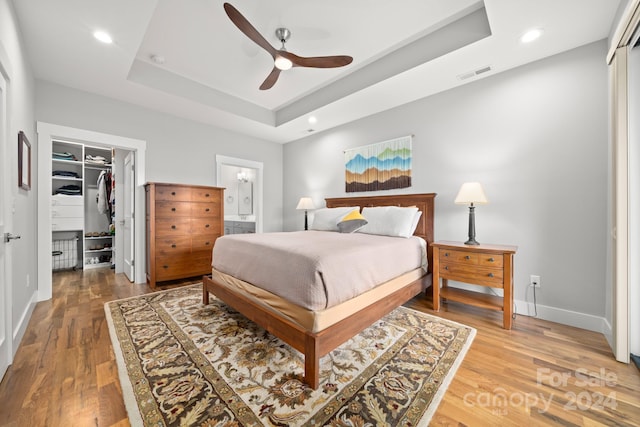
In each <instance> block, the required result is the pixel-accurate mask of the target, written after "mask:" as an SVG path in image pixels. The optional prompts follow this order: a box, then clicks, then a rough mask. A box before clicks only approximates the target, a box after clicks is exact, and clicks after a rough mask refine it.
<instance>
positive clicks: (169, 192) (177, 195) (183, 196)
mask: <svg viewBox="0 0 640 427" xmlns="http://www.w3.org/2000/svg"><path fill="white" fill-rule="evenodd" d="M156 200H178V201H183V202H189V201H191V188H189V187H182V186H179V185H156Z"/></svg>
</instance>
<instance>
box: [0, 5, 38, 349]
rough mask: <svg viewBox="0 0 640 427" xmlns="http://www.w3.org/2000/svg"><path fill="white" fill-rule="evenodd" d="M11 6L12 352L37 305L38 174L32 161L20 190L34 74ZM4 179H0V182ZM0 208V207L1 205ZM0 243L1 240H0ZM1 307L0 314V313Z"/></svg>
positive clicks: (6, 63)
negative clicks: (21, 140)
mask: <svg viewBox="0 0 640 427" xmlns="http://www.w3.org/2000/svg"><path fill="white" fill-rule="evenodd" d="M24 52H25V51H24V46H23V41H22V36H21V34H20V31H19V29H18V24H17V19H16V16H15V11H14V9H13V4H12V3H11V2H9V1H7V0H0V70H3V71H2V72H3V74H5V77H6V79H7V116H8V117H7V121H8V123H7V125H8V129H7V130H6V131H7V133H6V137H7V140H6V144H7V146H6V147H5V154H6V156H5V158H4V159H0V169H2V170H0V173H2V174H4V178H5V179H7V181H8V185H7V187H6V188H7V189H8V191H7V192H6V193H5V194H6V202H7V206H6V209H5V216H4V220H5V231H7V232H11V233H13V234H19V235H21V236H22V238H21V239H20V240H14V241H12V242H11V244H8V245H6V250H7V252H6V257H7V263H6V266H7V271H8V279H9V280H8V282H7V286H8V287H10V289H9V293H8V295H9V296H10V299H11V308H12V310H11V312H12V315H11V319H12V329H13V330H12V331H11V332H12V336H13V338H14V346H13V352H14V353H15V351H16V350H17V348H18V345H17V344H18V343H19V342H20V339H21V338H22V335H23V333H24V330H25V328H26V326H27V323H28V322H29V318H30V315H31V310H32V309H33V307H34V304H35V296H36V285H37V269H36V257H35V254H36V201H37V188H36V186H35V183H37V182H38V172H37V170H36V168H35V166H36V163H35V157H34V159H33V161H32V166H33V168H32V174H31V182H32V189H31V191H26V190H23V189H18V168H17V164H18V159H17V149H16V147H17V140H18V132H19V131H24V132H25V134H26V135H27V138H28V140H29V142H30V143H31V154H32V156H35V153H37V151H38V141H37V138H36V132H35V120H34V99H35V93H34V90H35V88H34V87H35V84H34V79H33V73H32V70H31V66H30V64H29V61H28V59H27V58H26V56H25V53H24ZM2 182H3V180H1V179H0V185H1V183H2ZM0 208H1V207H0ZM0 244H3V243H0ZM3 309H4V307H0V315H4V313H3V312H2V310H3Z"/></svg>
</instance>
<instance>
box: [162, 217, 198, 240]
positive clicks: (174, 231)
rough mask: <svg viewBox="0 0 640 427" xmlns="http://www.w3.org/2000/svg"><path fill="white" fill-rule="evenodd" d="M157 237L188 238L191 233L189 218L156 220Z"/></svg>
mask: <svg viewBox="0 0 640 427" xmlns="http://www.w3.org/2000/svg"><path fill="white" fill-rule="evenodd" d="M155 229H156V237H163V236H164V237H166V236H187V235H189V234H190V233H191V220H190V219H189V218H156V221H155Z"/></svg>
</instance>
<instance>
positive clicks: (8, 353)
mask: <svg viewBox="0 0 640 427" xmlns="http://www.w3.org/2000/svg"><path fill="white" fill-rule="evenodd" d="M0 50H2V45H1V44H0ZM4 63H5V62H4V55H3V54H2V52H0V92H1V93H2V95H0V104H1V105H0V129H1V130H2V134H1V135H0V166H2V168H1V169H2V171H0V174H2V176H0V239H3V238H4V233H5V231H6V230H7V227H6V223H7V218H9V217H10V213H9V209H8V206H9V202H8V198H9V196H10V194H11V191H10V183H11V182H12V181H11V176H10V171H12V170H13V168H12V166H11V162H12V160H11V159H12V158H11V156H8V155H7V141H8V137H9V129H8V126H9V120H8V118H7V117H8V112H7V107H8V102H7V86H8V84H7V82H8V81H9V78H8V76H7V74H6V73H5V71H6V70H5V69H4V67H3V64H4ZM0 245H2V246H3V248H1V250H2V251H4V257H3V258H0V280H1V281H3V282H4V285H3V286H2V287H0V292H2V293H3V295H2V297H3V299H2V302H3V303H4V307H0V309H1V310H0V316H2V321H1V322H0V328H2V329H3V330H2V331H0V332H1V334H2V335H0V380H2V377H3V376H4V374H5V372H6V369H7V368H8V367H9V366H10V365H11V362H12V361H13V320H12V319H13V312H12V304H11V300H12V298H13V294H12V289H11V286H10V283H11V277H10V274H11V266H10V265H9V260H10V257H8V256H7V252H8V251H9V250H10V246H9V245H8V244H5V243H4V242H3V241H0ZM3 346H6V347H4V348H3Z"/></svg>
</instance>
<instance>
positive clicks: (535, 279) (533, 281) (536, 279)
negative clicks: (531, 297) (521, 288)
mask: <svg viewBox="0 0 640 427" xmlns="http://www.w3.org/2000/svg"><path fill="white" fill-rule="evenodd" d="M529 286H532V287H534V288H539V287H540V276H536V275H534V274H532V275H531V276H530V279H529Z"/></svg>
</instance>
